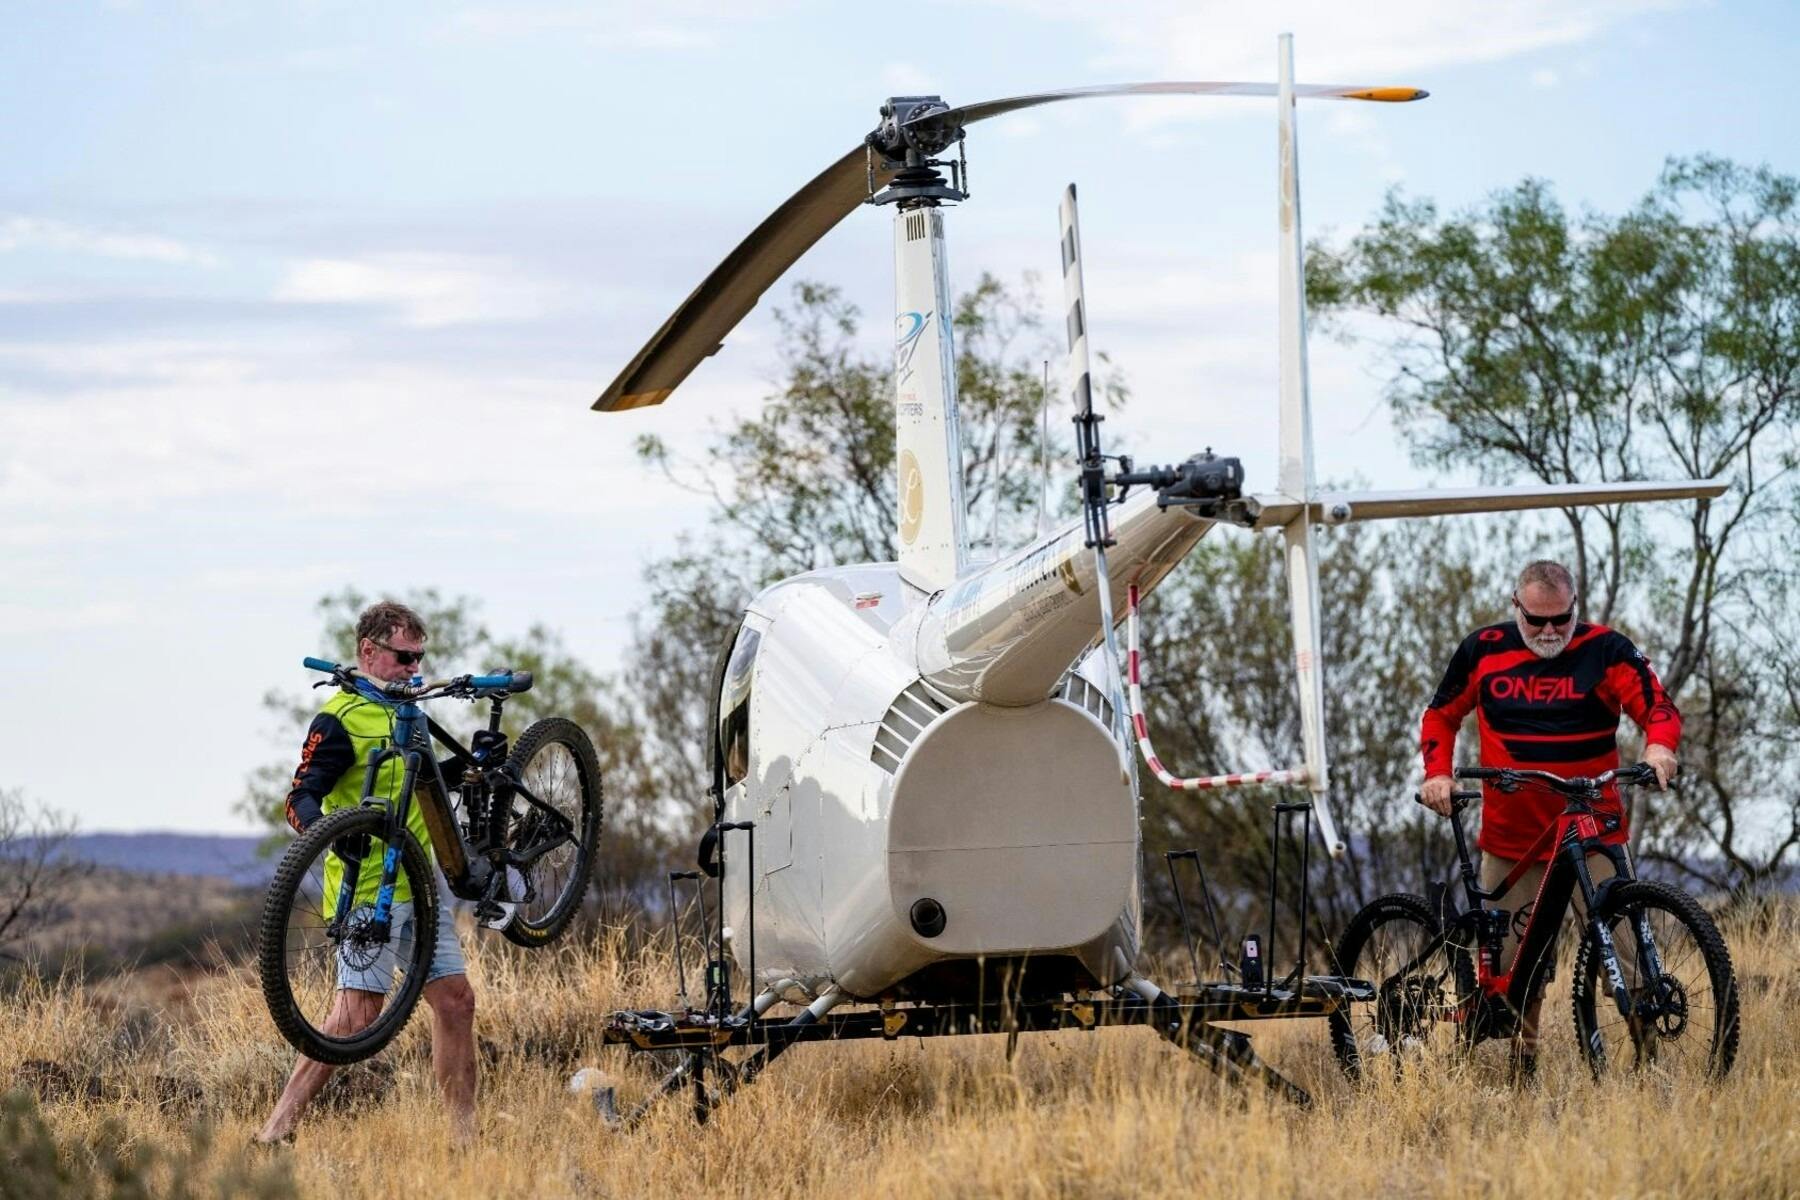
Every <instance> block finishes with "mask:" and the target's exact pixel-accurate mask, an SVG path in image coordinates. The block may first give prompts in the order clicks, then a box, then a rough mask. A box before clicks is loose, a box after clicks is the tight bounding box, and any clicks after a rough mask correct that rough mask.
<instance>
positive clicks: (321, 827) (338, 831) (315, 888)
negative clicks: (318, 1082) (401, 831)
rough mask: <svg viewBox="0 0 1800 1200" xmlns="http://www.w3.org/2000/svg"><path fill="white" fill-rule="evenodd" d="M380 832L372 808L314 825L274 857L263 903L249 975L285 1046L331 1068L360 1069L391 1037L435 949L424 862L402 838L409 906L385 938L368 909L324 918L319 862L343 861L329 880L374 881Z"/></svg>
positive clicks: (395, 916) (379, 815)
mask: <svg viewBox="0 0 1800 1200" xmlns="http://www.w3.org/2000/svg"><path fill="white" fill-rule="evenodd" d="M386 827H387V813H386V812H385V811H384V810H382V809H379V808H353V809H346V810H344V811H342V812H336V813H332V814H331V815H330V816H328V817H325V818H323V819H322V820H320V821H318V822H316V823H315V824H314V825H313V826H312V827H311V828H310V829H308V830H307V831H306V832H305V833H303V834H301V835H300V836H299V837H298V838H296V839H295V840H294V843H293V845H291V846H289V847H288V851H287V853H286V854H285V855H283V856H282V859H281V865H280V866H279V867H278V868H276V871H275V878H274V880H273V881H272V882H271V883H270V884H269V895H268V898H267V900H265V901H264V903H263V916H262V927H261V936H260V938H259V942H258V949H257V971H258V974H259V976H260V977H261V982H262V991H263V999H264V1000H265V1001H266V1002H267V1004H268V1006H269V1015H270V1016H271V1017H273V1018H274V1020H275V1027H276V1028H277V1029H279V1030H280V1031H281V1036H282V1037H284V1038H286V1039H287V1042H288V1044H289V1045H291V1046H292V1047H293V1048H294V1049H296V1050H298V1051H299V1052H300V1053H302V1054H304V1055H306V1057H308V1058H311V1059H316V1060H318V1061H319V1062H322V1063H329V1064H331V1065H332V1066H343V1065H345V1064H347V1063H353V1062H360V1061H361V1060H362V1059H365V1058H368V1057H370V1056H371V1055H373V1054H375V1053H377V1052H378V1051H380V1050H381V1048H382V1047H383V1046H386V1045H387V1044H388V1042H390V1041H392V1040H393V1038H394V1035H395V1034H397V1033H399V1032H400V1030H401V1028H402V1027H403V1026H404V1025H405V1024H406V1021H407V1018H409V1017H410V1016H412V1011H413V1008H414V1007H415V1006H416V1005H417V1004H418V1001H419V993H420V991H421V990H422V989H423V988H424V986H425V976H426V973H427V972H428V971H430V969H431V958H432V951H433V949H434V948H435V947H436V944H437V922H438V918H439V914H438V911H437V892H436V881H435V879H434V878H433V876H432V865H431V860H430V859H429V858H427V857H426V854H425V851H424V849H423V848H422V847H421V846H420V845H419V842H418V839H416V838H415V837H413V835H412V834H411V833H410V832H409V833H406V834H405V835H404V839H403V841H402V842H401V845H400V862H399V875H398V879H400V880H404V881H405V882H406V884H407V885H408V887H410V888H411V891H412V899H411V900H410V901H408V902H406V903H404V904H396V905H394V908H393V911H392V913H391V914H390V920H389V928H388V931H387V935H386V938H385V939H383V938H382V937H381V935H380V934H379V933H378V931H376V930H375V929H374V928H373V925H374V906H373V905H370V904H357V905H353V906H352V907H351V909H350V911H349V912H347V913H343V914H339V913H337V912H335V911H333V910H334V909H335V908H336V907H337V892H336V889H332V890H330V891H328V890H327V887H326V875H327V860H328V856H334V855H335V857H336V858H337V861H338V862H340V863H342V864H343V865H342V867H341V868H334V869H333V874H335V873H336V870H338V869H341V870H343V871H346V872H348V871H355V872H356V873H357V875H358V876H360V877H363V878H367V877H368V876H369V874H370V873H373V874H375V875H377V876H378V875H379V874H380V872H381V860H382V854H383V851H384V846H383V843H382V841H381V834H382V833H383V832H384V831H385V829H386ZM352 890H353V891H354V888H353V889H352ZM340 918H341V919H340ZM408 918H410V921H411V924H410V927H409V926H408V924H407V922H408ZM403 934H404V936H403Z"/></svg>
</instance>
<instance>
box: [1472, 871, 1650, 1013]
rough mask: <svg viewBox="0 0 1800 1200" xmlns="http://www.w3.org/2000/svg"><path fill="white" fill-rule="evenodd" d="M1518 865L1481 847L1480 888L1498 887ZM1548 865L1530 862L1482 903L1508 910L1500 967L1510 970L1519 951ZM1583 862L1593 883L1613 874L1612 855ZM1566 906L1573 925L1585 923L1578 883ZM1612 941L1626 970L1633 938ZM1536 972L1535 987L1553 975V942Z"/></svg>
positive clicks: (1633, 962) (1632, 959)
mask: <svg viewBox="0 0 1800 1200" xmlns="http://www.w3.org/2000/svg"><path fill="white" fill-rule="evenodd" d="M1627 853H1629V851H1627ZM1518 865H1519V863H1518V860H1517V859H1512V858H1501V857H1500V856H1499V855H1497V854H1489V853H1488V852H1487V851H1485V850H1484V851H1482V854H1481V887H1482V890H1483V891H1486V890H1488V889H1489V888H1495V887H1499V886H1500V882H1501V881H1502V880H1504V879H1505V878H1506V877H1507V875H1509V874H1511V873H1512V870H1513V868H1514V867H1516V866H1518ZM1549 865H1550V864H1549V863H1547V862H1539V863H1533V864H1532V865H1531V866H1530V867H1528V868H1527V869H1526V871H1525V873H1524V874H1523V875H1521V876H1520V877H1519V881H1518V882H1517V883H1515V884H1513V886H1512V890H1511V891H1509V892H1507V893H1506V894H1505V895H1504V896H1501V897H1500V898H1499V899H1497V900H1492V901H1489V902H1488V903H1487V904H1485V905H1483V907H1484V908H1503V909H1505V910H1506V911H1507V912H1510V913H1511V914H1512V925H1511V928H1510V929H1508V931H1507V934H1506V948H1505V949H1504V950H1503V951H1501V955H1500V969H1501V970H1502V971H1505V970H1510V969H1511V967H1512V961H1513V955H1515V954H1517V953H1518V951H1519V935H1520V934H1521V933H1523V932H1524V930H1525V923H1526V922H1527V921H1528V920H1530V919H1531V910H1532V904H1533V902H1534V901H1535V900H1536V898H1537V890H1538V884H1540V883H1542V882H1543V879H1544V870H1545V868H1547V867H1549ZM1587 866H1588V875H1589V876H1590V877H1592V879H1593V881H1594V885H1595V886H1596V887H1598V886H1599V885H1600V884H1601V883H1603V882H1604V881H1606V880H1608V879H1611V878H1612V877H1613V875H1614V874H1616V872H1615V871H1614V870H1613V864H1612V859H1610V858H1608V857H1606V855H1604V854H1590V855H1588V859H1587ZM1569 908H1570V910H1571V912H1573V913H1574V916H1575V920H1576V922H1577V923H1578V924H1577V929H1580V928H1581V927H1582V926H1585V925H1586V924H1587V905H1586V904H1585V903H1584V902H1583V901H1582V898H1581V885H1580V884H1576V885H1575V890H1574V892H1573V894H1571V895H1570V897H1569ZM1563 919H1564V922H1565V923H1566V922H1567V920H1568V916H1567V914H1565V915H1564V918H1563ZM1578 936H1579V934H1578ZM1613 944H1614V946H1615V948H1616V949H1617V951H1618V954H1619V965H1620V966H1621V967H1623V968H1624V969H1625V970H1626V972H1627V973H1628V974H1629V973H1630V972H1631V971H1632V969H1633V968H1635V967H1636V966H1637V944H1636V942H1634V941H1633V940H1632V939H1631V938H1629V937H1618V938H1615V939H1614V940H1613ZM1539 975H1540V978H1539V979H1538V981H1537V988H1541V987H1542V986H1543V985H1544V984H1546V983H1548V982H1549V981H1550V980H1552V979H1554V978H1555V977H1556V944H1555V943H1552V944H1551V947H1550V953H1549V954H1548V955H1546V956H1545V958H1544V965H1543V966H1542V967H1541V968H1540V970H1539ZM1533 990H1534V991H1535V990H1537V989H1536V988H1534V989H1533Z"/></svg>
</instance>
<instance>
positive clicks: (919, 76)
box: [881, 62, 933, 96]
mask: <svg viewBox="0 0 1800 1200" xmlns="http://www.w3.org/2000/svg"><path fill="white" fill-rule="evenodd" d="M881 82H882V85H883V86H884V87H886V88H887V89H888V91H889V92H891V93H892V94H893V95H896V96H906V95H912V94H928V93H929V92H930V89H931V88H932V86H933V83H932V80H931V76H929V75H927V74H926V73H925V71H924V70H923V69H922V68H921V67H920V66H919V65H918V64H917V63H910V62H892V63H889V64H888V65H887V66H885V67H883V68H881Z"/></svg>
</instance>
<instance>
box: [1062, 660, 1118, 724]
mask: <svg viewBox="0 0 1800 1200" xmlns="http://www.w3.org/2000/svg"><path fill="white" fill-rule="evenodd" d="M1062 698H1063V699H1064V700H1067V701H1068V702H1069V703H1070V704H1074V705H1078V706H1080V707H1081V708H1085V709H1087V710H1088V711H1089V712H1090V713H1092V714H1093V715H1094V719H1095V720H1096V721H1098V722H1100V723H1101V724H1102V725H1104V726H1106V727H1107V728H1108V729H1111V728H1112V721H1113V711H1112V702H1111V701H1109V700H1108V699H1107V698H1106V693H1105V692H1103V691H1101V690H1100V689H1099V688H1097V687H1095V686H1094V685H1093V684H1091V683H1089V682H1088V681H1087V680H1085V679H1083V678H1082V677H1081V676H1079V675H1076V674H1074V673H1073V672H1071V673H1070V674H1069V675H1067V676H1065V677H1064V678H1063V686H1062Z"/></svg>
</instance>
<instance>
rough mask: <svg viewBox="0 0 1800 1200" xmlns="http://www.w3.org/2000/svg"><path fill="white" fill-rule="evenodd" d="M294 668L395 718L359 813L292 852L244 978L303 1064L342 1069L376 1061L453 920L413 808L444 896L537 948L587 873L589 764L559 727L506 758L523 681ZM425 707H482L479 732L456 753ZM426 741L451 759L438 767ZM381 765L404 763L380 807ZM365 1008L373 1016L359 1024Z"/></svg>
mask: <svg viewBox="0 0 1800 1200" xmlns="http://www.w3.org/2000/svg"><path fill="white" fill-rule="evenodd" d="M305 665H306V666H307V668H308V669H309V670H314V671H323V672H327V673H328V674H329V678H328V679H327V680H324V681H322V682H321V683H319V684H317V685H315V686H319V687H324V686H328V685H336V686H338V687H342V688H347V689H352V690H355V691H358V692H360V693H361V694H363V695H364V696H367V697H368V698H369V699H371V700H373V701H378V702H380V703H382V704H384V705H388V706H390V707H391V709H392V736H391V738H389V739H388V740H387V741H386V743H385V744H384V745H381V746H378V747H376V748H375V749H373V750H371V751H370V752H369V757H368V761H367V763H366V766H365V771H366V774H365V776H364V784H363V797H364V799H363V802H362V804H361V805H359V806H357V807H355V808H344V809H339V810H338V811H336V812H333V813H329V814H327V815H326V816H324V817H321V818H320V819H319V820H317V821H315V822H313V824H312V825H310V826H308V827H307V829H306V831H305V832H304V833H302V834H301V835H300V836H299V837H297V838H296V839H295V840H294V842H293V843H292V844H291V845H290V846H289V847H288V850H287V853H286V854H285V855H283V857H282V860H281V864H280V866H279V867H278V868H277V869H276V871H275V877H274V880H273V881H272V882H271V883H270V885H269V894H268V898H267V900H266V901H265V903H264V906H263V915H262V925H261V937H260V939H259V948H258V959H257V966H258V973H259V975H260V976H261V982H262V991H263V998H264V999H265V1001H266V1002H267V1003H268V1006H269V1013H270V1015H271V1016H272V1017H273V1018H274V1020H275V1026H276V1028H277V1029H279V1030H280V1031H281V1035H282V1036H283V1037H284V1038H286V1039H287V1041H288V1043H289V1044H290V1045H292V1046H293V1047H294V1049H296V1050H298V1051H299V1052H300V1053H302V1054H304V1055H306V1056H307V1057H308V1058H312V1059H316V1060H317V1061H319V1062H323V1063H330V1064H332V1065H334V1066H341V1065H343V1064H346V1063H352V1062H357V1061H360V1060H362V1059H365V1058H368V1057H369V1056H370V1055H372V1054H375V1053H376V1052H378V1051H379V1050H380V1049H381V1048H382V1047H383V1046H385V1045H387V1043H388V1042H390V1041H391V1040H393V1038H394V1035H395V1034H397V1033H399V1032H400V1030H401V1028H402V1027H403V1026H404V1025H405V1024H406V1022H407V1019H408V1018H409V1017H410V1016H411V1015H412V1012H413V1008H414V1007H415V1006H416V1005H417V1003H418V1000H419V995H420V993H421V992H422V990H423V989H424V987H425V984H426V982H427V978H428V972H429V971H430V969H431V961H432V957H433V951H434V949H435V946H436V942H437V935H438V928H439V923H440V922H442V921H447V920H449V919H450V914H449V913H446V912H442V911H440V906H439V903H438V895H439V893H438V888H437V880H436V877H435V875H434V872H433V862H432V857H431V856H430V855H429V854H428V853H427V847H425V846H421V845H420V844H419V840H418V838H416V837H415V836H414V835H413V833H412V832H411V830H409V829H408V827H407V817H408V814H409V813H410V812H411V810H412V806H413V805H414V804H417V805H419V807H420V810H421V813H422V815H423V817H424V824H425V827H426V830H427V832H428V833H429V835H430V836H429V840H430V843H431V845H430V847H429V849H430V850H432V851H435V853H436V860H437V864H436V865H437V866H439V867H441V868H442V870H443V874H444V879H445V882H446V884H447V885H448V888H449V891H450V893H451V894H452V895H454V896H456V897H459V898H461V899H464V900H470V901H473V902H474V905H475V917H476V920H477V922H478V923H480V924H482V925H485V926H488V927H491V928H495V929H498V930H499V931H500V932H501V933H502V934H503V935H504V936H505V937H506V939H507V940H508V941H511V942H514V943H516V944H518V945H520V946H525V947H528V948H536V947H541V946H547V945H549V944H550V943H551V942H554V941H555V940H556V939H557V938H558V937H560V936H561V935H562V933H563V931H564V930H566V929H567V928H568V925H569V921H570V919H571V918H572V917H573V916H574V915H575V912H576V910H577V909H578V908H579V907H580V905H581V901H582V897H583V896H584V895H586V893H587V889H588V883H589V881H590V879H591V878H592V876H593V872H594V862H595V858H596V855H597V853H598V849H599V842H600V825H601V818H602V815H603V812H602V796H601V787H600V766H599V762H598V760H597V759H596V757H595V755H594V747H593V743H592V742H590V741H589V740H588V736H587V734H586V733H585V732H583V731H582V728H581V726H579V725H577V724H576V723H575V722H573V721H570V720H566V719H564V718H562V717H549V718H545V719H543V720H540V721H537V722H534V723H533V724H532V725H531V726H530V727H529V728H527V729H526V730H525V732H524V733H523V734H522V735H521V736H520V737H519V740H518V742H517V744H515V745H512V746H511V747H509V746H508V744H507V738H506V735H505V734H504V733H502V732H501V728H500V722H501V715H502V712H503V710H504V708H505V704H506V701H507V699H508V698H509V697H512V696H515V695H518V694H519V693H521V692H524V691H527V690H529V689H530V687H531V685H532V678H531V674H530V673H529V672H525V671H512V672H506V673H503V674H496V675H458V676H455V677H454V678H449V679H437V680H432V681H430V682H426V681H424V680H421V679H419V678H417V677H414V680H413V681H412V682H411V683H388V682H385V681H382V680H378V679H374V678H372V677H370V676H367V675H365V674H363V673H362V672H360V671H358V670H356V669H355V668H353V667H346V666H340V665H338V664H336V663H331V662H326V661H324V660H322V659H316V658H308V659H306V660H305ZM436 698H452V699H463V700H470V701H481V700H485V701H487V702H488V703H489V706H490V707H489V710H488V721H487V727H486V728H485V729H478V730H476V732H475V734H474V735H473V737H472V738H471V739H470V742H469V744H468V745H467V746H465V745H463V744H462V743H461V742H459V741H458V740H457V739H456V738H455V737H454V736H453V735H451V734H450V732H449V731H447V730H446V729H444V728H443V727H442V726H440V725H439V724H438V723H437V722H436V721H434V720H432V719H431V718H430V717H429V716H427V715H426V714H425V712H424V710H423V709H422V708H420V707H419V705H420V702H421V701H425V700H430V699H436ZM433 742H436V743H437V744H438V745H439V746H441V747H442V748H443V749H445V750H446V751H448V755H447V757H446V758H445V759H444V760H443V761H440V760H439V759H438V758H437V757H436V756H435V755H434V753H433V750H432V747H433ZM393 758H399V759H401V760H402V761H403V763H404V768H403V772H402V776H401V783H400V788H399V792H398V794H397V795H394V796H390V797H378V796H376V795H375V791H376V787H377V778H378V775H379V773H380V771H381V767H382V765H383V764H384V763H386V762H387V761H388V760H389V759H393ZM453 789H454V790H453ZM452 795H454V796H456V797H457V801H458V802H457V803H456V804H455V805H452V804H451V803H450V801H449V797H451V796H452ZM371 878H373V879H374V880H375V886H374V888H373V889H371V888H370V887H369V886H368V883H369V880H370V879H371ZM402 882H404V884H405V887H404V889H402V888H401V884H402ZM402 890H404V892H406V893H409V894H410V895H409V896H403V895H401V892H402ZM359 891H360V893H361V897H362V898H361V899H360V900H359V899H358V895H359ZM371 893H372V894H373V897H374V898H373V901H372V902H371V901H370V899H369V896H370V895H371ZM346 989H351V990H353V991H354V992H355V993H359V995H357V997H356V1001H357V1003H356V1004H354V1005H350V1004H346V1003H345V1002H344V999H343V997H341V996H340V992H342V991H345V990H346ZM370 997H375V999H374V1000H371V999H370ZM370 1011H373V1012H374V1016H373V1019H372V1020H369V1021H368V1022H367V1023H366V1024H361V1023H359V1022H360V1020H361V1018H362V1017H363V1016H366V1015H367V1014H368V1013H369V1012H370Z"/></svg>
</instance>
